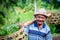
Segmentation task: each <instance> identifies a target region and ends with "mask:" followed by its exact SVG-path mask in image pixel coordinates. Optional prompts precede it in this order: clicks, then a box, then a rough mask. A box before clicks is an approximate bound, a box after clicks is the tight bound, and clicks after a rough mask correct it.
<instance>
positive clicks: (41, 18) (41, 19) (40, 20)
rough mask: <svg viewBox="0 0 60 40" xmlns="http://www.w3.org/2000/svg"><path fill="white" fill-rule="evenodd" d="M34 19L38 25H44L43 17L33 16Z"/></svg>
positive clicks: (44, 18)
mask: <svg viewBox="0 0 60 40" xmlns="http://www.w3.org/2000/svg"><path fill="white" fill-rule="evenodd" d="M35 18H36V22H37V23H38V24H43V23H44V21H45V20H46V17H45V16H43V15H40V14H39V15H35Z"/></svg>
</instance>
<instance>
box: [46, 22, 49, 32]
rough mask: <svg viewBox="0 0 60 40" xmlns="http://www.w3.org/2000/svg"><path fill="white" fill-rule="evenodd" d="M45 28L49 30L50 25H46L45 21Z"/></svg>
mask: <svg viewBox="0 0 60 40" xmlns="http://www.w3.org/2000/svg"><path fill="white" fill-rule="evenodd" d="M45 28H46V30H48V31H50V27H49V26H48V25H47V23H45Z"/></svg>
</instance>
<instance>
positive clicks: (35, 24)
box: [34, 21, 46, 28]
mask: <svg viewBox="0 0 60 40" xmlns="http://www.w3.org/2000/svg"><path fill="white" fill-rule="evenodd" d="M34 26H35V27H38V25H37V22H36V21H34ZM45 26H46V25H45V23H44V24H43V27H42V28H45Z"/></svg>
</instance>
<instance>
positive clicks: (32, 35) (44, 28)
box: [24, 8, 52, 40]
mask: <svg viewBox="0 0 60 40" xmlns="http://www.w3.org/2000/svg"><path fill="white" fill-rule="evenodd" d="M48 16H49V15H48V14H47V12H46V10H45V9H43V8H41V9H39V10H38V11H37V12H36V13H35V14H34V17H35V20H34V21H32V22H31V23H30V24H29V25H27V26H25V29H24V31H25V32H26V34H27V35H28V40H52V35H51V31H50V28H49V27H48V25H47V24H46V22H45V20H46V19H47V17H48Z"/></svg>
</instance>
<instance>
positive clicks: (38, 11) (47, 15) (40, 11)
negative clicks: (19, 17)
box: [34, 8, 51, 17]
mask: <svg viewBox="0 0 60 40" xmlns="http://www.w3.org/2000/svg"><path fill="white" fill-rule="evenodd" d="M37 14H40V15H44V16H46V17H50V16H51V13H50V12H49V11H46V10H45V9H44V8H41V9H39V10H37V11H36V13H34V16H35V15H37Z"/></svg>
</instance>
